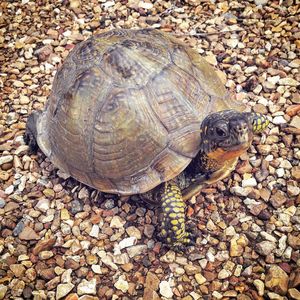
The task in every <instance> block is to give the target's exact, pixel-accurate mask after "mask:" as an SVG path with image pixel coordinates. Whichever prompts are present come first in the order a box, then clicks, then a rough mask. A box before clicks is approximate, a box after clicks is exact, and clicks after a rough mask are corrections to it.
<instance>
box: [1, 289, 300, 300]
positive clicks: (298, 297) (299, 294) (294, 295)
mask: <svg viewBox="0 0 300 300" xmlns="http://www.w3.org/2000/svg"><path fill="white" fill-rule="evenodd" d="M288 295H289V297H290V298H291V299H295V300H300V291H298V290H297V289H295V288H293V289H289V290H288ZM0 299H1V298H0Z"/></svg>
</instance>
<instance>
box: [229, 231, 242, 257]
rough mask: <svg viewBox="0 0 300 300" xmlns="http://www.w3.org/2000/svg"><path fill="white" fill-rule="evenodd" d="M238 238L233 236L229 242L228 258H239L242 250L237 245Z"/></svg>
mask: <svg viewBox="0 0 300 300" xmlns="http://www.w3.org/2000/svg"><path fill="white" fill-rule="evenodd" d="M237 240H238V238H237V237H236V236H235V237H234V238H232V239H231V240H230V256H231V257H239V256H241V255H242V254H243V252H244V248H243V247H242V246H241V245H239V244H238V243H237Z"/></svg>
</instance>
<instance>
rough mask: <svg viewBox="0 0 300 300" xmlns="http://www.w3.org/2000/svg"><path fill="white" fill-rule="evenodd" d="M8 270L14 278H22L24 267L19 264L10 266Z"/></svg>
mask: <svg viewBox="0 0 300 300" xmlns="http://www.w3.org/2000/svg"><path fill="white" fill-rule="evenodd" d="M9 268H10V270H11V271H12V272H13V273H14V275H15V276H16V277H23V276H24V273H25V267H24V266H23V265H21V264H11V265H10V266H9Z"/></svg>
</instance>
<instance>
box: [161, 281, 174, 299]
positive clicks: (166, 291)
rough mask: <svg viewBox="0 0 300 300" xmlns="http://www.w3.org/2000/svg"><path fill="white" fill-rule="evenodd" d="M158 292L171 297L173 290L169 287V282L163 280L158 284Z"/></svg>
mask: <svg viewBox="0 0 300 300" xmlns="http://www.w3.org/2000/svg"><path fill="white" fill-rule="evenodd" d="M159 293H160V294H161V295H162V296H163V297H166V298H172V297H173V291H172V289H171V286H170V283H169V282H168V281H165V280H163V281H162V282H161V283H160V284H159Z"/></svg>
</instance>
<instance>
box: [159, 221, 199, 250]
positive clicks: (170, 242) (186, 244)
mask: <svg viewBox="0 0 300 300" xmlns="http://www.w3.org/2000/svg"><path fill="white" fill-rule="evenodd" d="M186 227H188V228H187V229H186V230H185V231H184V232H183V233H182V234H180V235H179V236H178V235H177V236H176V234H175V235H174V234H171V235H170V234H169V236H168V235H167V234H166V230H164V229H162V230H161V232H160V233H159V234H158V237H159V239H160V240H161V241H162V243H163V244H164V245H166V246H167V247H168V248H170V249H172V250H174V251H176V252H179V253H185V252H187V251H189V249H190V247H191V246H195V245H196V239H197V238H198V237H199V236H200V232H199V231H198V230H197V229H196V227H195V225H194V224H192V223H188V224H186ZM170 236H172V237H170Z"/></svg>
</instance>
